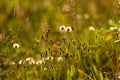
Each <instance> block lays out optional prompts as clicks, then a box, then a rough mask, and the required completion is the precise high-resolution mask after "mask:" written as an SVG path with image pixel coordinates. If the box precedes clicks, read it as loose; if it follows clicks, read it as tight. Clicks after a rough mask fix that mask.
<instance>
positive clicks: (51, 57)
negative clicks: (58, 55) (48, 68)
mask: <svg viewBox="0 0 120 80" xmlns="http://www.w3.org/2000/svg"><path fill="white" fill-rule="evenodd" d="M53 59H54V57H53V56H48V57H47V58H45V60H53Z"/></svg>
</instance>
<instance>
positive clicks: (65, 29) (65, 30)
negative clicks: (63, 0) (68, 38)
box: [59, 25, 72, 32]
mask: <svg viewBox="0 0 120 80" xmlns="http://www.w3.org/2000/svg"><path fill="white" fill-rule="evenodd" d="M59 30H60V32H71V31H72V28H71V27H70V26H67V27H65V26H64V25H62V26H60V28H59Z"/></svg>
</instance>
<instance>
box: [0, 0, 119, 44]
mask: <svg viewBox="0 0 120 80" xmlns="http://www.w3.org/2000/svg"><path fill="white" fill-rule="evenodd" d="M118 18H119V1H115V0H34V1H31V0H24V1H21V0H1V2H0V33H1V35H2V36H6V35H8V34H9V35H12V37H10V38H13V42H15V41H19V40H20V41H27V42H29V41H31V40H32V39H33V38H35V37H37V36H39V35H41V34H44V33H45V32H46V30H48V29H49V30H50V31H51V36H52V37H54V38H55V37H57V36H58V35H57V34H58V30H59V26H61V25H65V26H71V27H72V28H73V30H74V35H75V36H78V35H79V34H81V33H82V31H83V30H84V29H86V28H88V27H89V26H91V25H92V26H94V27H98V28H101V27H104V28H107V27H108V26H107V27H106V24H107V22H108V20H109V19H118ZM10 40H11V39H10Z"/></svg>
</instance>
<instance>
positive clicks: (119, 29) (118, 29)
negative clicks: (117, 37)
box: [110, 27, 120, 32]
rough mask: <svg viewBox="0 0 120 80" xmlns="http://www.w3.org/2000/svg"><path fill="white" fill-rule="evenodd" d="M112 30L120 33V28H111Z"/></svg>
mask: <svg viewBox="0 0 120 80" xmlns="http://www.w3.org/2000/svg"><path fill="white" fill-rule="evenodd" d="M110 30H111V31H118V32H120V28H118V27H110Z"/></svg>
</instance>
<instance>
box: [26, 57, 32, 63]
mask: <svg viewBox="0 0 120 80" xmlns="http://www.w3.org/2000/svg"><path fill="white" fill-rule="evenodd" d="M32 60H34V59H33V58H32V57H27V58H26V59H25V61H26V62H29V61H32Z"/></svg>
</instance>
